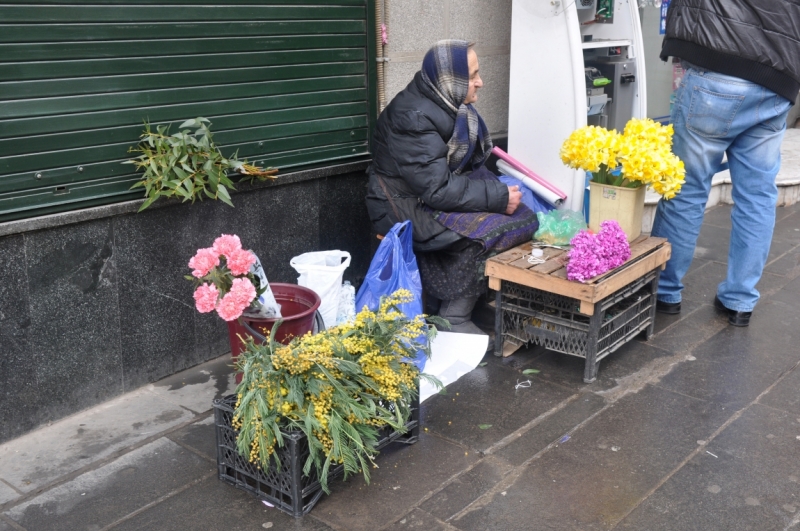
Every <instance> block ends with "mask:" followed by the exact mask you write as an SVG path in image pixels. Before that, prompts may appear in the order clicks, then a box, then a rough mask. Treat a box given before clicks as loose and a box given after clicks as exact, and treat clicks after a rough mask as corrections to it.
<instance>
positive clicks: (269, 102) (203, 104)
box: [0, 76, 366, 138]
mask: <svg viewBox="0 0 800 531" xmlns="http://www.w3.org/2000/svg"><path fill="white" fill-rule="evenodd" d="M363 85H364V78H363V77H361V76H350V77H342V78H324V79H315V80H313V85H310V84H309V81H308V80H301V81H292V82H285V83H283V84H281V85H280V86H279V87H278V88H276V86H273V85H271V88H273V89H275V90H273V91H271V92H277V95H274V96H257V97H247V96H248V94H249V95H251V96H252V95H254V94H259V95H260V94H264V93H269V92H268V91H265V90H263V89H262V90H260V91H257V89H258V87H245V86H242V85H234V86H231V87H226V91H225V95H226V96H227V95H230V96H235V97H241V99H230V100H218V101H204V98H203V96H204V95H205V96H213V93H214V92H215V89H214V88H210V89H196V93H193V94H192V95H187V98H186V99H193V100H200V101H197V102H196V103H185V104H176V105H166V106H155V107H136V108H132V109H119V110H111V111H102V112H90V113H83V114H80V113H79V114H67V115H54V116H45V117H36V118H21V119H17V120H5V121H0V138H3V137H11V138H14V137H21V136H26V135H37V134H47V133H57V132H66V131H76V130H80V129H99V128H104V127H112V126H114V125H119V124H128V125H130V124H137V125H140V124H141V123H142V122H143V121H144V119H145V118H147V117H150V118H151V121H159V122H161V121H163V122H168V121H171V120H175V121H179V120H182V119H184V118H185V117H187V116H194V117H197V116H202V115H204V114H208V113H209V111H213V112H219V113H221V114H231V113H237V112H240V113H241V112H254V111H257V110H259V109H264V110H268V109H279V108H283V107H291V106H301V105H304V104H305V103H304V102H307V101H308V100H307V99H306V98H315V97H317V96H318V93H316V92H309V93H305V94H304V93H295V92H292V91H291V89H292V88H295V89H296V90H298V89H300V88H313V89H314V90H326V89H329V92H327V94H330V95H331V97H332V98H333V100H332V102H336V101H339V100H338V99H336V94H338V93H339V92H338V91H339V90H340V89H342V90H346V89H351V90H357V91H358V94H359V95H363V98H361V99H366V90H365V89H364V88H363ZM235 89H247V90H235ZM278 89H280V90H278ZM192 90H195V89H192ZM188 91H189V89H186V90H185V92H188ZM216 91H218V89H216ZM188 96H193V97H188ZM342 101H351V100H350V99H349V98H348V99H345V100H342ZM210 104H213V109H212V108H210V107H209V105H210ZM208 116H209V119H210V118H211V116H213V115H211V114H209V115H208Z"/></svg>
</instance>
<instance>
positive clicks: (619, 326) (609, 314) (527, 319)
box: [501, 271, 658, 361]
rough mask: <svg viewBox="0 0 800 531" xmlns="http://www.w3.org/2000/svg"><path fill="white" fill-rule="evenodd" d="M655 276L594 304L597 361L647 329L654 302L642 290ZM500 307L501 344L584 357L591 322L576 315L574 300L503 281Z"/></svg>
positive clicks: (589, 319)
mask: <svg viewBox="0 0 800 531" xmlns="http://www.w3.org/2000/svg"><path fill="white" fill-rule="evenodd" d="M657 277H658V272H657V271H651V272H650V273H648V274H647V275H645V276H643V277H641V278H640V279H638V280H636V281H635V282H632V283H631V284H629V285H628V286H626V287H624V288H623V289H621V290H619V291H617V292H616V293H614V294H612V295H610V296H609V297H607V298H605V299H603V300H602V301H600V302H598V303H597V304H596V309H597V308H599V311H601V312H603V317H602V321H601V323H600V329H599V334H598V336H597V337H598V339H597V358H596V359H597V360H598V361H599V360H600V359H602V358H603V357H605V356H607V355H608V354H610V353H611V352H614V351H615V350H617V349H618V348H619V347H620V346H622V345H623V344H624V343H625V342H627V341H628V340H630V339H632V338H633V337H634V336H636V335H637V334H638V333H640V332H641V331H643V330H644V329H645V328H647V327H648V326H649V324H650V322H651V314H652V311H651V310H652V307H653V304H654V301H655V299H654V297H653V295H652V290H650V289H644V288H645V287H646V286H648V285H650V284H651V283H652V282H657ZM501 308H502V312H503V315H502V327H503V328H502V334H503V338H504V339H511V340H512V341H515V342H519V343H534V344H536V345H541V346H544V347H545V348H547V349H548V350H553V351H556V352H562V353H564V354H570V355H573V356H579V357H581V358H586V357H587V354H588V349H589V346H590V345H589V335H590V321H591V318H590V316H586V315H583V314H581V313H580V301H579V300H577V299H573V298H571V297H565V296H563V295H556V294H554V293H549V292H547V291H543V290H538V289H535V288H529V287H526V286H522V285H519V284H515V283H513V282H503V287H502V302H501Z"/></svg>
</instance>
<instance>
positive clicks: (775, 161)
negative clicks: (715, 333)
mask: <svg viewBox="0 0 800 531" xmlns="http://www.w3.org/2000/svg"><path fill="white" fill-rule="evenodd" d="M685 68H686V70H685V74H684V77H683V81H682V83H681V85H680V87H679V88H678V91H677V93H676V100H675V106H674V107H673V110H672V124H673V127H674V128H675V134H674V137H673V151H674V153H675V154H676V155H678V156H679V157H680V158H681V160H682V161H683V162H684V164H685V165H686V182H685V183H684V185H683V188H682V189H681V192H680V193H679V194H678V195H677V196H675V197H674V198H673V199H670V200H669V201H665V200H661V201H659V203H658V208H657V209H656V217H655V220H654V221H653V230H652V235H653V236H660V237H664V238H667V239H668V240H669V242H670V244H672V257H671V258H670V260H669V261H668V262H667V266H666V269H665V270H664V271H663V272H662V273H661V280H660V281H659V285H658V300H660V301H664V302H668V303H675V302H680V300H681V291H682V290H683V284H682V282H681V281H682V280H683V276H684V275H685V274H686V271H688V269H689V266H690V265H691V263H692V257H693V255H694V249H695V245H696V243H697V236H698V235H699V234H700V225H701V224H702V223H703V214H704V212H705V206H706V203H707V202H708V194H709V192H710V190H711V179H712V177H713V176H714V173H716V171H717V169H718V168H719V165H720V163H721V162H722V156H723V154H725V153H727V155H728V163H729V167H730V173H731V181H732V188H733V192H732V197H733V202H734V205H733V210H732V212H731V221H732V224H733V227H732V229H731V239H730V247H729V250H728V274H727V278H726V279H725V280H724V281H723V282H722V283H720V284H719V286H718V287H717V297H719V300H720V301H721V302H722V304H724V305H725V306H726V307H727V308H729V309H731V310H736V311H740V312H749V311H752V310H753V308H754V307H755V305H756V302H757V301H758V298H759V293H758V290H756V284H757V283H758V281H759V279H760V278H761V273H762V271H763V269H764V265H765V264H766V262H767V255H768V254H769V246H770V243H771V240H772V231H773V228H774V226H775V204H776V202H777V198H778V188H777V186H776V185H775V176H776V175H777V174H778V170H779V169H780V165H781V152H780V148H781V141H782V140H783V133H784V131H785V129H786V115H787V114H788V112H789V108H790V107H791V105H792V102H790V101H789V100H787V99H786V98H784V97H782V96H779V95H777V94H775V93H774V92H772V91H771V90H769V89H766V88H764V87H762V86H761V85H757V84H755V83H751V82H750V81H745V80H743V79H740V78H737V77H732V76H726V75H722V74H718V73H716V72H713V71H709V70H703V69H700V68H697V67H695V66H693V65H689V64H685Z"/></svg>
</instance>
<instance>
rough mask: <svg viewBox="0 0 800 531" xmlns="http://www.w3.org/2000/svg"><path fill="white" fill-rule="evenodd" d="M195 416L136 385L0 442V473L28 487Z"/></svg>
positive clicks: (26, 489)
mask: <svg viewBox="0 0 800 531" xmlns="http://www.w3.org/2000/svg"><path fill="white" fill-rule="evenodd" d="M193 417H194V415H193V414H192V413H191V412H189V411H187V410H185V409H183V408H180V407H178V406H176V405H174V404H171V403H169V402H167V401H165V400H164V399H162V398H161V397H159V396H157V395H155V394H153V393H151V392H149V391H148V390H147V389H139V390H137V391H134V392H132V393H128V394H125V395H122V396H120V397H118V398H115V399H113V400H111V401H109V402H105V403H103V404H101V405H99V406H95V407H94V408H92V409H89V410H87V411H84V412H81V413H78V414H75V415H73V416H71V417H67V418H66V419H63V420H60V421H58V422H56V423H54V424H52V425H51V426H47V427H45V428H42V429H39V430H37V431H34V432H31V433H29V434H27V435H24V436H22V437H20V438H18V439H14V440H12V441H9V442H7V443H5V444H3V445H0V478H2V479H3V480H5V481H6V482H8V483H9V484H10V485H13V486H14V487H15V488H16V489H18V490H20V491H22V492H31V491H33V490H36V489H38V488H40V487H42V486H45V485H47V484H49V483H51V482H53V481H55V480H57V479H58V478H60V477H62V476H64V475H66V474H69V473H71V472H74V471H76V470H79V469H81V468H83V467H86V466H88V465H91V464H92V463H94V462H96V461H98V460H100V459H103V458H106V457H109V456H110V455H112V454H114V453H115V452H117V451H120V450H122V449H124V448H128V447H131V446H133V445H135V444H137V443H139V442H141V441H143V440H144V439H147V438H148V437H153V436H154V435H156V434H158V433H161V432H164V431H165V430H168V429H170V428H172V427H174V426H177V425H178V424H181V423H183V422H187V421H189V420H190V419H192V418H193Z"/></svg>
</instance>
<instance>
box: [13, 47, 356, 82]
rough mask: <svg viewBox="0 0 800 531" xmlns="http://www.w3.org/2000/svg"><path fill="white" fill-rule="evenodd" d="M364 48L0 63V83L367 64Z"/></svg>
mask: <svg viewBox="0 0 800 531" xmlns="http://www.w3.org/2000/svg"><path fill="white" fill-rule="evenodd" d="M365 59H366V51H365V50H364V49H348V48H338V49H330V50H329V49H325V50H310V51H307V50H300V51H298V50H292V51H278V52H243V53H235V54H217V53H214V54H205V55H188V56H181V55H179V56H153V57H144V58H142V57H132V58H120V59H82V60H76V61H54V62H48V61H33V62H21V63H10V62H4V63H0V81H17V80H23V79H53V78H73V77H83V76H99V75H103V76H111V75H119V74H130V73H132V72H136V73H147V72H181V71H188V70H214V69H220V68H222V69H228V68H253V67H258V66H277V65H299V64H316V63H331V62H342V61H364V60H365Z"/></svg>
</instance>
